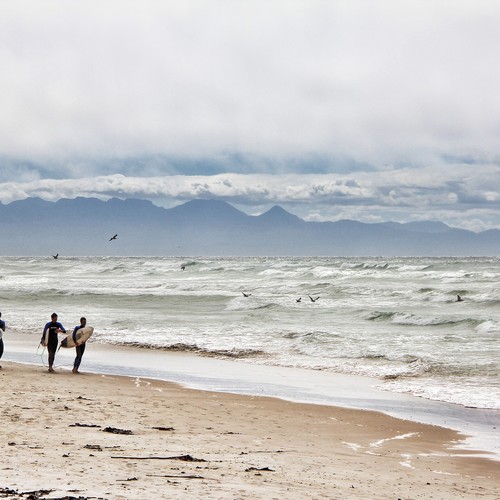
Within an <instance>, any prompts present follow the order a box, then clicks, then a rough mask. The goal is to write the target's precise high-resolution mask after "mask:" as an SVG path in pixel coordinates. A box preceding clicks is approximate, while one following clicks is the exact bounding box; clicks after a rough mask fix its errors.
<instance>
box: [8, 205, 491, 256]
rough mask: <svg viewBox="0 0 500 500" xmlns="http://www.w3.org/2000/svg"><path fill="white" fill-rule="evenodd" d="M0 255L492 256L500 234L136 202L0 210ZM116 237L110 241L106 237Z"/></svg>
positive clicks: (421, 224) (224, 207) (417, 224)
mask: <svg viewBox="0 0 500 500" xmlns="http://www.w3.org/2000/svg"><path fill="white" fill-rule="evenodd" d="M0 231H1V234H2V238H1V244H0V254H1V255H14V256H43V255H48V256H49V255H54V254H59V255H60V256H66V257H70V256H83V255H89V256H96V255H99V256H142V255H147V256H382V257H391V256H429V257H436V256H457V257H458V256H497V255H500V231H499V230H496V229H493V230H488V231H483V232H478V233H476V232H473V231H467V230H464V229H457V228H452V227H450V226H447V225H446V224H444V223H442V222H434V221H428V222H410V223H406V224H401V223H397V222H385V223H376V224H366V223H362V222H357V221H353V220H339V221H335V222H333V221H332V222H310V221H304V220H303V219H301V218H299V217H297V216H295V215H293V214H291V213H289V212H287V211H286V210H284V209H283V208H281V207H279V206H274V207H273V208H271V209H270V210H268V211H267V212H265V213H263V214H261V215H258V216H253V215H247V214H245V213H244V212H242V211H240V210H237V209H236V208H235V207H233V206H231V205H230V204H229V203H226V202H224V201H219V200H201V199H196V200H192V201H189V202H187V203H184V204H182V205H179V206H177V207H174V208H169V209H166V208H161V207H158V206H156V205H154V204H153V203H151V202H150V201H146V200H139V199H126V200H121V199H117V198H112V199H110V200H108V201H102V200H98V199H96V198H76V199H61V200H59V201H57V202H49V201H44V200H42V199H40V198H27V199H25V200H21V201H15V202H12V203H9V204H8V205H3V204H0ZM114 234H118V236H117V238H116V239H115V240H112V241H109V239H110V238H111V236H113V235H114Z"/></svg>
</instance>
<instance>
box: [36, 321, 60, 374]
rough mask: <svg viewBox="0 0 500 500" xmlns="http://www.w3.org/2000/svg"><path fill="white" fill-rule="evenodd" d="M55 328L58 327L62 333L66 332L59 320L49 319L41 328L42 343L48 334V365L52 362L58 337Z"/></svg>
mask: <svg viewBox="0 0 500 500" xmlns="http://www.w3.org/2000/svg"><path fill="white" fill-rule="evenodd" d="M57 329H60V330H62V331H63V332H64V333H66V329H65V328H64V326H62V325H61V323H59V321H49V322H48V323H47V324H46V325H45V328H44V329H43V335H42V344H44V343H45V339H46V336H47V335H48V339H47V351H49V366H52V365H53V364H54V358H55V356H56V351H57V344H58V343H59V339H58V338H57V331H56V330H57Z"/></svg>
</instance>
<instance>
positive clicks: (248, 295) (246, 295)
mask: <svg viewBox="0 0 500 500" xmlns="http://www.w3.org/2000/svg"><path fill="white" fill-rule="evenodd" d="M241 293H242V294H243V297H250V295H252V294H251V293H245V292H241Z"/></svg>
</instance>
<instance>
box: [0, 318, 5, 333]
mask: <svg viewBox="0 0 500 500" xmlns="http://www.w3.org/2000/svg"><path fill="white" fill-rule="evenodd" d="M0 328H1V329H2V330H3V331H4V332H5V321H4V320H3V319H1V320H0Z"/></svg>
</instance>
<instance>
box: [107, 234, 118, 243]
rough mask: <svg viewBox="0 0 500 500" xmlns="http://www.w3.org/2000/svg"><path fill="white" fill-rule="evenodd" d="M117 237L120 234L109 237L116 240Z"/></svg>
mask: <svg viewBox="0 0 500 500" xmlns="http://www.w3.org/2000/svg"><path fill="white" fill-rule="evenodd" d="M116 238H118V235H117V234H115V235H114V236H111V238H109V241H111V240H116Z"/></svg>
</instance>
